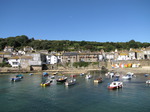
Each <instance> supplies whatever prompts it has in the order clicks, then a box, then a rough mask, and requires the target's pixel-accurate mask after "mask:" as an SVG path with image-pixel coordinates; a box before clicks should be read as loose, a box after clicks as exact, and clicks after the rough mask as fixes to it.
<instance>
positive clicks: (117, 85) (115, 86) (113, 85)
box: [108, 81, 123, 89]
mask: <svg viewBox="0 0 150 112" xmlns="http://www.w3.org/2000/svg"><path fill="white" fill-rule="evenodd" d="M122 87H123V82H121V81H113V82H112V83H111V84H109V85H108V89H119V88H122Z"/></svg>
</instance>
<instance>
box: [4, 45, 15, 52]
mask: <svg viewBox="0 0 150 112" xmlns="http://www.w3.org/2000/svg"><path fill="white" fill-rule="evenodd" d="M13 51H14V47H11V46H5V48H4V52H13Z"/></svg>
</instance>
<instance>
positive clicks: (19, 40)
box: [0, 35, 150, 52]
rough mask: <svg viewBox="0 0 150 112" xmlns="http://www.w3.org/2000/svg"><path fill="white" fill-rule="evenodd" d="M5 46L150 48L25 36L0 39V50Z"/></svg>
mask: <svg viewBox="0 0 150 112" xmlns="http://www.w3.org/2000/svg"><path fill="white" fill-rule="evenodd" d="M5 46H14V48H15V50H18V49H22V48H23V47H24V46H31V47H33V48H34V49H36V50H49V51H82V50H90V51H100V50H101V49H104V50H105V51H106V52H109V51H112V50H113V51H114V50H115V49H118V50H122V49H126V50H129V49H130V48H142V47H148V46H150V43H147V42H144V43H141V42H136V41H134V40H130V41H129V42H90V41H69V40H35V39H34V38H31V39H29V38H28V37H27V36H25V35H21V36H16V37H8V38H0V50H3V49H4V47H5Z"/></svg>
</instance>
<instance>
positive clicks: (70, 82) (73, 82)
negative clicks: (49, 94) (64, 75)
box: [65, 79, 76, 86]
mask: <svg viewBox="0 0 150 112" xmlns="http://www.w3.org/2000/svg"><path fill="white" fill-rule="evenodd" d="M74 84H76V79H68V80H67V81H66V82H65V85H66V86H71V85H74Z"/></svg>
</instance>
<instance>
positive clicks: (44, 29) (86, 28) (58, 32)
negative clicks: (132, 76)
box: [0, 0, 150, 42]
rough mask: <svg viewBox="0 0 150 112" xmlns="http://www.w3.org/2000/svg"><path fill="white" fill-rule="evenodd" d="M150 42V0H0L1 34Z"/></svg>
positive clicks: (55, 38) (42, 37) (57, 38)
mask: <svg viewBox="0 0 150 112" xmlns="http://www.w3.org/2000/svg"><path fill="white" fill-rule="evenodd" d="M18 35H27V36H28V37H29V38H32V37H34V38H35V39H43V40H75V41H82V40H84V41H97V42H127V41H130V40H132V39H134V40H135V41H139V42H150V0H0V38H7V37H11V36H14V37H15V36H18Z"/></svg>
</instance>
